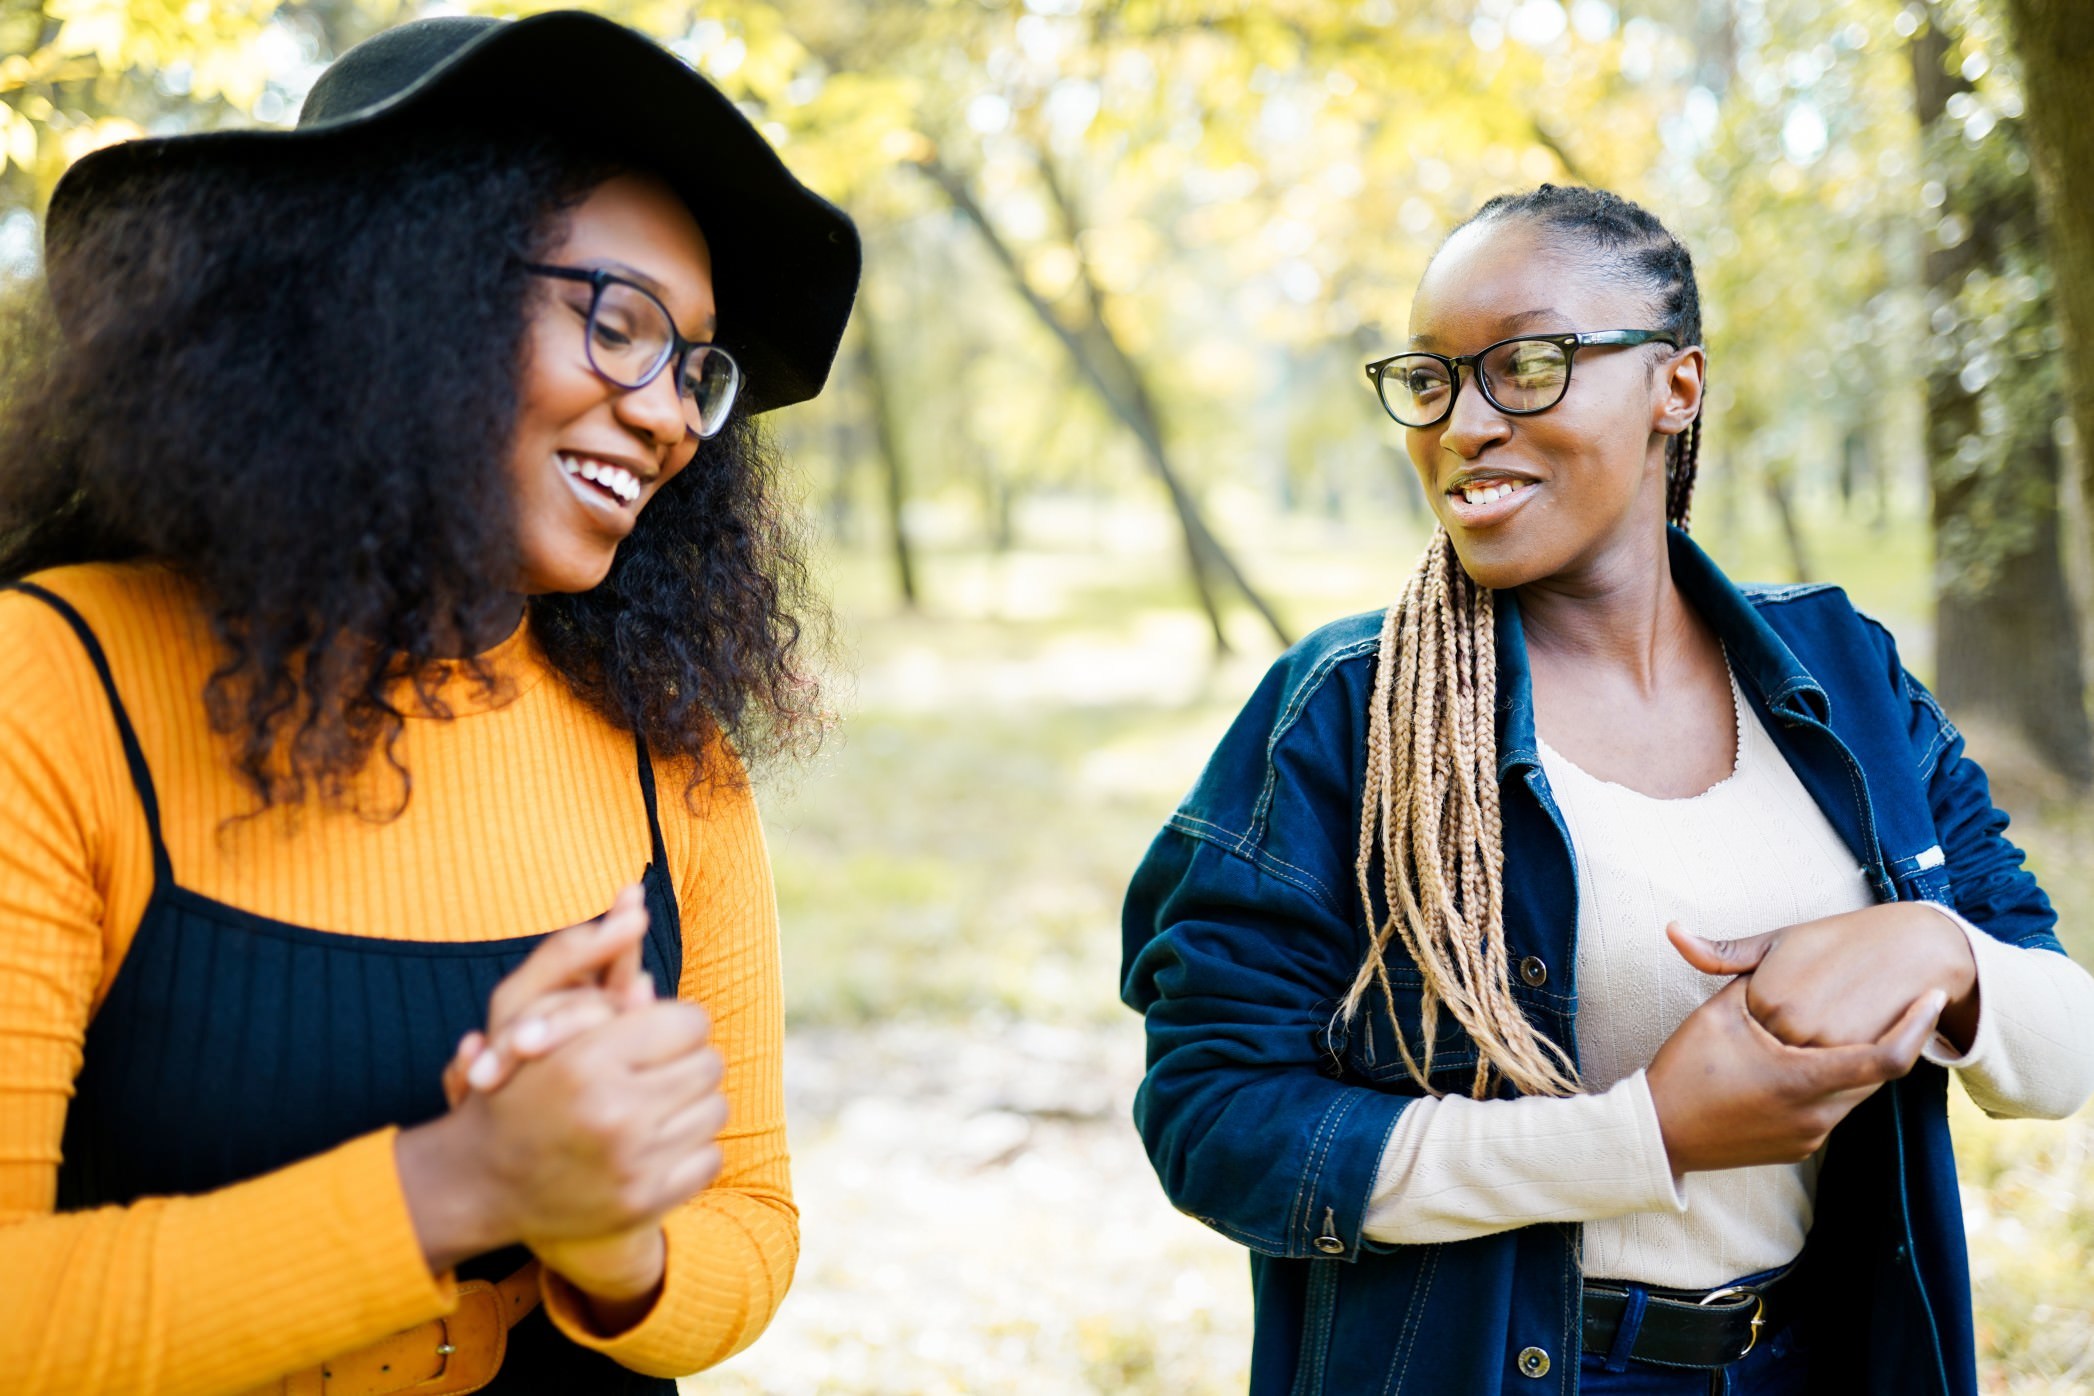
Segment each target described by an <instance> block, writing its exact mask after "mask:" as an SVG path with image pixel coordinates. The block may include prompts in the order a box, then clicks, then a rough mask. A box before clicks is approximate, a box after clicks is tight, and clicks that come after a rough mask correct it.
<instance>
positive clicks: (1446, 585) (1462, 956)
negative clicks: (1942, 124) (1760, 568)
mask: <svg viewBox="0 0 2094 1396" xmlns="http://www.w3.org/2000/svg"><path fill="white" fill-rule="evenodd" d="M1515 217H1519V218H1530V219H1533V220H1534V221H1536V222H1538V223H1541V224H1543V225H1544V226H1549V227H1554V228H1559V229H1562V230H1564V231H1566V232H1568V233H1570V234H1571V235H1572V236H1574V237H1581V238H1582V239H1583V240H1584V241H1585V242H1586V243H1587V244H1588V246H1589V247H1590V248H1591V249H1592V250H1593V251H1594V252H1595V253H1596V254H1597V255H1598V257H1599V259H1600V264H1601V266H1602V267H1603V268H1606V269H1610V270H1615V269H1618V270H1620V271H1621V272H1622V273H1624V274H1626V275H1629V276H1632V277H1634V278H1636V279H1638V280H1641V281H1643V282H1644V283H1645V284H1647V285H1648V286H1650V287H1651V288H1652V290H1653V292H1654V301H1655V305H1654V309H1655V310H1656V312H1657V317H1658V320H1659V322H1660V323H1661V324H1662V325H1663V326H1664V327H1665V328H1666V329H1669V330H1671V331H1672V332H1673V333H1674V334H1675V335H1676V336H1677V337H1678V339H1679V343H1680V345H1681V347H1683V348H1684V347H1685V346H1687V345H1690V344H1698V343H1699V342H1700V341H1701V298H1700V292H1699V289H1698V287H1697V286H1696V284H1695V277H1694V263H1693V260H1692V258H1691V257H1689V255H1688V253H1687V249H1686V247H1685V246H1684V245H1683V244H1681V243H1680V241H1679V240H1678V239H1677V238H1675V237H1673V235H1672V234H1671V233H1670V232H1669V231H1667V230H1666V228H1665V227H1664V225H1663V224H1661V223H1660V222H1659V221H1658V220H1657V219H1656V218H1654V217H1652V216H1651V215H1650V214H1649V213H1648V212H1646V211H1645V210H1643V209H1641V208H1639V207H1637V206H1636V205H1635V204H1632V203H1630V202H1629V201H1628V200H1626V199H1623V198H1621V197H1619V196H1617V195H1614V194H1610V193H1607V192H1606V191H1604V190H1598V189H1586V188H1576V187H1561V186H1557V185H1550V184H1544V185H1542V186H1541V187H1540V188H1538V189H1536V190H1533V191H1532V192H1530V193H1527V194H1516V195H1506V196H1503V197H1500V198H1496V199H1493V200H1491V201H1490V202H1489V203H1487V204H1485V205H1484V206H1483V207H1482V208H1480V209H1478V210H1477V211H1476V213H1475V214H1474V215H1473V216H1472V217H1471V218H1470V219H1469V221H1470V222H1477V221H1479V220H1483V219H1507V218H1515ZM1701 432H1702V427H1701V417H1700V415H1699V414H1696V416H1695V419H1694V421H1693V422H1692V423H1691V424H1690V425H1689V426H1688V428H1687V430H1686V431H1685V432H1682V433H1681V434H1680V435H1679V436H1678V437H1675V438H1674V439H1673V440H1672V441H1671V442H1670V443H1669V444H1668V446H1667V450H1666V490H1665V517H1666V519H1667V520H1668V521H1669V522H1671V523H1674V524H1677V525H1678V526H1679V527H1681V528H1685V527H1686V526H1687V511H1688V506H1689V503H1690V501H1691V499H1692V496H1693V492H1694V477H1695V473H1696V465H1697V463H1698V458H1699V456H1700V454H1701ZM1496 615H1497V608H1496V605H1495V603H1494V601H1493V598H1492V594H1491V592H1490V591H1489V590H1488V589H1487V588H1484V587H1480V586H1477V585H1476V583H1475V582H1474V581H1472V580H1471V579H1470V577H1469V575H1468V573H1466V572H1464V571H1463V570H1462V566H1461V560H1460V558H1459V557H1457V556H1456V554H1455V551H1454V543H1453V540H1452V539H1450V538H1449V537H1448V536H1447V532H1446V530H1445V529H1441V530H1439V531H1438V532H1436V533H1435V534H1434V535H1433V539H1432V542H1431V544H1430V545H1429V546H1428V547H1427V548H1426V550H1425V556H1424V557H1423V558H1421V559H1420V560H1419V563H1418V568H1417V571H1415V572H1414V573H1412V574H1411V579H1410V582H1409V584H1408V585H1407V586H1406V587H1405V588H1404V592H1403V597H1402V599H1401V600H1400V601H1398V602H1397V603H1396V605H1394V606H1392V607H1390V608H1389V611H1388V614H1387V616H1386V617H1385V618H1384V620H1383V622H1382V632H1381V655H1380V660H1379V662H1378V664H1377V665H1376V668H1375V675H1374V694H1373V697H1372V698H1371V699H1370V700H1369V703H1368V726H1367V778H1366V790H1365V793H1364V795H1363V796H1362V799H1361V808H1360V847H1359V861H1358V863H1357V865H1356V872H1357V875H1358V879H1359V891H1360V904H1361V906H1362V907H1364V908H1365V909H1366V912H1367V916H1368V920H1369V925H1370V929H1371V939H1370V941H1369V946H1368V951H1367V955H1366V958H1365V960H1364V961H1363V962H1362V963H1361V965H1360V969H1359V973H1358V974H1357V975H1356V976H1355V977H1354V979H1353V982H1352V987H1351V989H1349V990H1348V991H1347V993H1346V995H1345V1000H1344V1002H1343V1004H1342V1005H1341V1007H1340V1009H1339V1012H1340V1013H1341V1014H1342V1016H1343V1017H1344V1018H1345V1019H1347V1020H1350V1019H1352V1018H1353V1017H1354V1016H1355V1015H1356V1014H1357V1013H1358V1012H1359V1009H1360V1005H1361V1004H1362V1003H1363V1002H1364V1001H1365V1000H1366V997H1367V994H1368V992H1369V991H1370V990H1371V989H1374V988H1376V987H1379V988H1380V990H1381V993H1382V997H1383V999H1384V1001H1385V1002H1386V1003H1387V1005H1388V1008H1389V1016H1390V1018H1391V1019H1392V1021H1396V1022H1399V1023H1400V1019H1399V1018H1398V1015H1397V1013H1396V991H1395V987H1394V985H1393V984H1392V983H1391V981H1390V978H1389V967H1388V953H1389V946H1390V944H1391V942H1394V941H1400V942H1401V943H1402V946H1403V950H1404V952H1405V953H1406V954H1407V955H1408V956H1409V958H1410V961H1411V963H1412V964H1414V965H1416V966H1417V969H1418V973H1419V976H1420V977H1421V978H1422V979H1423V981H1424V992H1423V993H1422V994H1421V995H1420V1004H1419V1026H1420V1029H1421V1031H1422V1032H1423V1034H1424V1039H1425V1052H1424V1059H1423V1060H1422V1061H1421V1060H1418V1059H1417V1058H1415V1057H1414V1056H1413V1055H1412V1053H1411V1049H1410V1044H1409V1043H1408V1042H1407V1041H1406V1040H1405V1035H1404V1033H1403V1031H1402V1030H1401V1028H1400V1027H1399V1028H1398V1029H1397V1031H1396V1050H1397V1052H1398V1053H1399V1054H1400V1055H1401V1057H1402V1059H1403V1065H1404V1068H1405V1069H1406V1070H1407V1071H1409V1072H1410V1074H1411V1077H1412V1079H1413V1080H1415V1081H1416V1082H1417V1083H1418V1084H1419V1085H1420V1086H1421V1087H1423V1088H1424V1089H1426V1090H1427V1091H1432V1092H1433V1093H1434V1094H1438V1092H1437V1091H1435V1090H1434V1088H1433V1087H1432V1085H1431V1084H1430V1080H1429V1077H1430V1075H1431V1072H1432V1057H1433V1045H1434V1041H1435V1039H1436V1038H1437V1036H1438V1027H1439V1011H1440V1008H1441V1007H1442V1006H1443V1005H1444V1006H1445V1007H1446V1009H1447V1011H1448V1012H1450V1013H1452V1014H1453V1015H1454V1019H1455V1021H1456V1022H1457V1023H1459V1024H1460V1025H1461V1027H1462V1030H1463V1031H1464V1032H1465V1033H1467V1034H1468V1037H1469V1040H1470V1041H1471V1042H1472V1043H1474V1044H1475V1046H1476V1071H1475V1075H1474V1076H1473V1077H1472V1078H1471V1080H1470V1083H1469V1090H1470V1094H1471V1095H1473V1096H1475V1097H1476V1098H1478V1099H1483V1098H1485V1097H1487V1096H1489V1095H1490V1094H1492V1093H1493V1091H1494V1090H1495V1088H1496V1085H1497V1083H1498V1080H1499V1079H1500V1078H1502V1079H1503V1080H1504V1081H1505V1082H1507V1083H1509V1084H1510V1085H1512V1086H1513V1087H1514V1088H1515V1089H1516V1090H1518V1091H1520V1092H1521V1093H1522V1094H1525V1095H1573V1094H1576V1093H1577V1092H1578V1091H1579V1090H1580V1089H1582V1087H1581V1085H1580V1083H1579V1080H1578V1072H1577V1067H1576V1066H1575V1064H1574V1063H1573V1062H1572V1061H1571V1059H1570V1056H1569V1054H1568V1053H1566V1052H1565V1051H1564V1050H1563V1048H1562V1047H1561V1046H1560V1045H1558V1044H1557V1043H1555V1042H1553V1041H1551V1040H1549V1039H1548V1038H1547V1037H1545V1036H1543V1035H1542V1034H1541V1033H1540V1032H1538V1031H1536V1030H1535V1027H1534V1025H1533V1024H1532V1023H1531V1022H1529V1021H1528V1019H1527V1016H1526V1014H1525V1013H1523V1012H1522V1011H1521V1009H1520V1006H1519V1004H1518V1003H1517V1002H1516V1001H1515V1000H1514V999H1513V996H1512V989H1511V975H1510V957H1509V956H1508V954H1507V952H1506V949H1505V846H1504V829H1503V825H1502V822H1501V819H1500V814H1499V807H1498V729H1497V702H1498V665H1497V636H1496V631H1497V625H1496ZM1377 864H1378V870H1379V882H1380V886H1379V887H1378V888H1377V887H1376V886H1375V882H1376V872H1377ZM1377 894H1378V895H1377ZM1377 908H1378V910H1377Z"/></svg>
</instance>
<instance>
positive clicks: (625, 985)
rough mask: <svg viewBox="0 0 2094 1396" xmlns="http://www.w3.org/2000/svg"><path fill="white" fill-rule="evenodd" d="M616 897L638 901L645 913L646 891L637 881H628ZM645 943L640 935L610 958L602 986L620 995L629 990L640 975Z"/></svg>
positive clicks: (621, 899)
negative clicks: (641, 950) (641, 949)
mask: <svg viewBox="0 0 2094 1396" xmlns="http://www.w3.org/2000/svg"><path fill="white" fill-rule="evenodd" d="M618 898H619V901H620V902H624V901H626V900H628V899H630V900H632V901H635V902H638V903H639V905H640V908H641V911H642V913H643V914H644V913H645V910H646V906H647V892H646V889H645V888H643V887H642V886H641V885H640V884H639V883H637V882H634V883H629V884H627V885H626V886H625V887H623V888H621V889H620V890H619V893H618ZM645 943H646V937H645V936H642V937H641V938H640V939H638V940H635V941H634V942H633V943H632V944H631V945H629V946H627V947H626V948H625V949H624V950H622V951H620V952H619V953H618V955H617V956H616V957H615V958H613V959H612V961H611V963H610V965H609V966H608V967H607V968H606V969H605V971H604V977H603V986H604V988H605V989H608V990H609V991H610V992H611V993H613V994H616V995H620V996H621V997H622V996H623V995H625V994H627V993H629V992H630V991H631V987H632V985H633V984H634V983H635V982H637V981H638V980H639V979H640V978H641V977H642V975H641V972H640V947H641V946H642V945H644V944H645Z"/></svg>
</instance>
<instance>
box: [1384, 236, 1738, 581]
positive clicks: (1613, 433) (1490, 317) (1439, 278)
mask: <svg viewBox="0 0 2094 1396" xmlns="http://www.w3.org/2000/svg"><path fill="white" fill-rule="evenodd" d="M1655 328H1659V326H1658V325H1657V323H1656V315H1655V312H1654V311H1653V309H1652V306H1651V301H1650V296H1649V292H1648V290H1647V289H1646V288H1645V287H1643V286H1641V285H1639V284H1638V283H1637V282H1636V280H1635V279H1634V277H1633V276H1632V275H1631V274H1629V273H1626V272H1623V271H1617V270H1613V269H1610V267H1609V266H1608V264H1607V263H1605V262H1604V261H1602V260H1600V259H1599V258H1598V257H1597V256H1595V255H1593V254H1591V253H1588V252H1587V251H1586V250H1585V249H1583V248H1581V247H1578V246H1576V245H1575V244H1574V243H1569V242H1566V241H1565V239H1564V236H1563V235H1562V234H1560V233H1556V232H1554V231H1553V230H1551V229H1548V228H1546V227H1543V226H1540V225H1538V224H1536V223H1533V222H1531V221H1528V220H1522V219H1517V218H1514V219H1508V220H1499V221H1484V222H1480V223H1471V224H1469V225H1468V226H1467V227H1464V228H1462V229H1460V230H1459V231H1458V232H1456V233H1455V234H1454V236H1453V237H1451V238H1449V239H1448V240H1447V243H1446V245H1445V246H1444V247H1442V248H1441V249H1440V251H1439V254H1438V255H1437V256H1435V257H1434V258H1433V261H1432V264H1431V266H1429V267H1428V268H1427V269H1426V272H1425V277H1424V280H1423V281H1421V282H1420V283H1419V286H1418V293H1417V296H1416V298H1415V299H1414V300H1413V302H1412V304H1411V347H1412V348H1414V349H1423V350H1429V351H1431V352H1432V353H1436V354H1446V355H1449V356H1458V355H1464V354H1474V353H1476V352H1477V351H1479V350H1481V349H1483V348H1484V347H1486V346H1487V345H1490V344H1494V343H1496V342H1497V341H1499V340H1501V339H1508V338H1511V337H1512V336H1514V335H1521V334H1560V333H1567V332H1573V331H1594V330H1621V329H1655ZM1660 355H1662V356H1663V357H1662V358H1661V357H1659V356H1660ZM1701 365H1702V355H1701V351H1700V350H1699V349H1695V348H1689V349H1686V350H1683V351H1679V352H1675V351H1672V350H1670V349H1667V348H1666V347H1665V346H1663V345H1652V346H1648V347H1635V348H1620V347H1606V348H1602V347H1592V348H1583V349H1580V350H1578V351H1577V355H1576V358H1575V359H1574V360H1573V366H1572V372H1571V379H1570V387H1569V390H1568V391H1567V392H1566V393H1565V394H1564V397H1563V400H1562V401H1561V402H1559V403H1557V404H1556V405H1555V406H1554V407H1552V408H1550V409H1548V410H1547V411H1545V412H1541V413H1538V414H1535V415H1532V416H1512V415H1510V414H1507V413H1505V412H1501V411H1499V410H1498V408H1497V407H1495V406H1493V405H1492V403H1491V402H1490V400H1489V399H1488V398H1486V397H1485V396H1484V395H1483V393H1482V392H1480V391H1479V390H1478V389H1477V386H1476V383H1475V381H1474V379H1473V378H1472V377H1471V376H1470V372H1468V371H1465V372H1464V373H1463V375H1462V384H1461V390H1460V392H1459V393H1458V394H1457V395H1456V397H1455V400H1454V410H1453V412H1452V413H1451V414H1450V415H1449V416H1448V417H1447V418H1446V419H1445V420H1444V421H1442V422H1440V423H1439V424H1438V425H1437V426H1432V427H1413V428H1407V429H1406V430H1405V437H1406V445H1407V447H1408V450H1409V452H1410V457H1411V464H1412V465H1413V466H1414V467H1415V468H1416V469H1417V472H1418V478H1419V480H1420V481H1421V482H1422V483H1423V485H1424V487H1425V495H1426V498H1427V499H1428V500H1430V501H1431V503H1432V508H1433V512H1434V513H1435V514H1437V515H1438V516H1439V519H1440V522H1441V523H1442V524H1444V525H1445V526H1446V528H1447V532H1448V534H1449V535H1450V536H1451V537H1452V538H1453V540H1454V547H1455V551H1456V552H1457V553H1458V554H1459V555H1460V557H1461V563H1462V567H1463V569H1464V570H1466V571H1467V572H1468V574H1469V575H1470V576H1471V577H1473V578H1475V579H1476V581H1477V582H1478V583H1480V584H1481V585H1483V586H1486V587H1490V588H1493V589H1497V590H1503V589H1505V588H1509V587H1516V586H1523V585H1525V584H1527V583H1529V582H1534V581H1539V580H1541V579H1543V578H1547V577H1553V576H1557V575H1559V574H1562V573H1565V572H1568V571H1573V570H1578V569H1581V568H1585V567H1589V566H1591V565H1593V564H1594V563H1596V562H1597V561H1598V560H1599V559H1600V558H1602V557H1603V556H1605V555H1606V554H1607V553H1608V552H1609V551H1611V550H1612V549H1614V548H1615V547H1616V546H1618V545H1620V544H1622V543H1623V542H1625V541H1630V540H1633V541H1634V542H1635V543H1636V544H1637V545H1638V546H1640V547H1642V548H1645V549H1647V548H1648V547H1649V546H1650V542H1651V540H1652V539H1656V538H1661V537H1662V530H1663V525H1664V519H1665V441H1666V438H1667V437H1668V436H1671V435H1674V434H1677V433H1678V432H1680V431H1682V430H1684V429H1685V428H1686V426H1687V424H1688V423H1689V422H1691V421H1692V420H1693V417H1694V413H1695V409H1696V407H1697V406H1698V404H1699V402H1700V393H1701Z"/></svg>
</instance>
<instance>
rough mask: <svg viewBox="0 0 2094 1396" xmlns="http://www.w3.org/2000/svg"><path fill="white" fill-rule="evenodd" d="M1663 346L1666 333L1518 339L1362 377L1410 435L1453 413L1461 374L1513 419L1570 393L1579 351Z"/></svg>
mask: <svg viewBox="0 0 2094 1396" xmlns="http://www.w3.org/2000/svg"><path fill="white" fill-rule="evenodd" d="M1617 344H1619V345H1630V344H1665V345H1669V346H1671V347H1672V348H1674V349H1677V348H1679V347H1680V345H1679V340H1678V339H1676V338H1675V337H1674V336H1673V335H1672V334H1671V333H1670V332H1668V331H1665V330H1592V331H1589V332H1587V333H1584V334H1523V335H1516V336H1514V337H1513V338H1511V339H1501V340H1499V341H1498V342H1497V343H1496V344H1492V345H1489V346H1487V347H1486V348H1483V349H1479V350H1477V351H1476V352H1475V353H1473V354H1463V355H1460V356H1459V357H1456V358H1449V357H1448V356H1447V355H1445V354H1427V353H1424V352H1422V351H1416V350H1414V351H1412V352H1411V353H1408V354H1397V355H1395V356H1393V357H1391V358H1386V359H1377V360H1375V361H1374V362H1373V363H1371V364H1368V365H1367V377H1368V379H1369V380H1370V381H1372V382H1373V384H1374V391H1375V392H1376V393H1377V394H1378V395H1379V396H1380V397H1381V405H1382V408H1383V410H1385V411H1386V412H1387V413H1388V414H1389V415H1390V416H1391V417H1394V418H1395V419H1396V420H1397V421H1398V422H1399V423H1401V424H1402V425H1404V426H1407V427H1433V426H1438V425H1439V424H1440V423H1441V422H1444V421H1446V420H1447V416H1448V414H1449V413H1451V412H1453V411H1454V399H1455V398H1456V397H1458V396H1460V394H1461V371H1462V370H1463V369H1464V368H1466V369H1468V370H1469V372H1470V373H1471V374H1472V375H1473V376H1474V377H1475V379H1476V386H1477V387H1479V388H1481V389H1483V395H1484V397H1486V398H1487V399H1489V400H1490V404H1491V406H1493V407H1495V408H1497V409H1498V410H1499V411H1500V412H1504V413H1507V414H1509V415H1511V416H1514V417H1527V416H1532V415H1533V414H1534V413H1536V412H1546V411H1548V410H1549V409H1550V408H1551V407H1554V406H1555V405H1556V404H1557V403H1559V402H1561V401H1563V395H1564V394H1565V393H1567V392H1569V391H1570V381H1571V362H1572V360H1574V359H1575V358H1576V357H1577V354H1578V351H1579V350H1580V349H1590V348H1598V347H1600V346H1602V345H1609V346H1611V345H1617Z"/></svg>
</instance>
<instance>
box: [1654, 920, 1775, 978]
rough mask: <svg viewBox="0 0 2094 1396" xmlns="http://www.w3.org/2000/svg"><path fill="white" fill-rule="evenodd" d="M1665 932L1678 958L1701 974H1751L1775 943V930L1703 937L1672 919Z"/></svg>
mask: <svg viewBox="0 0 2094 1396" xmlns="http://www.w3.org/2000/svg"><path fill="white" fill-rule="evenodd" d="M1665 935H1666V938H1667V939H1668V940H1670V941H1671V942H1672V948H1673V949H1675V950H1677V951H1679V952H1680V957H1681V958H1682V959H1684V960H1685V961H1686V962H1687V963H1688V964H1690V965H1692V966H1694V968H1696V969H1698V970H1700V971H1701V972H1702V973H1703V974H1750V973H1751V972H1752V971H1753V970H1755V969H1757V968H1759V963H1760V961H1761V960H1764V959H1765V958H1767V951H1768V949H1769V948H1771V947H1772V946H1773V944H1774V933H1773V932H1771V931H1769V932H1767V933H1766V934H1764V935H1756V936H1742V937H1740V938H1739V939H1737V940H1704V939H1703V938H1702V937H1700V936H1698V935H1695V934H1694V933H1693V932H1692V931H1689V930H1687V929H1686V928H1684V927H1683V926H1681V925H1680V923H1679V922H1677V921H1674V922H1671V923H1670V924H1668V925H1667V926H1666V927H1665Z"/></svg>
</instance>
